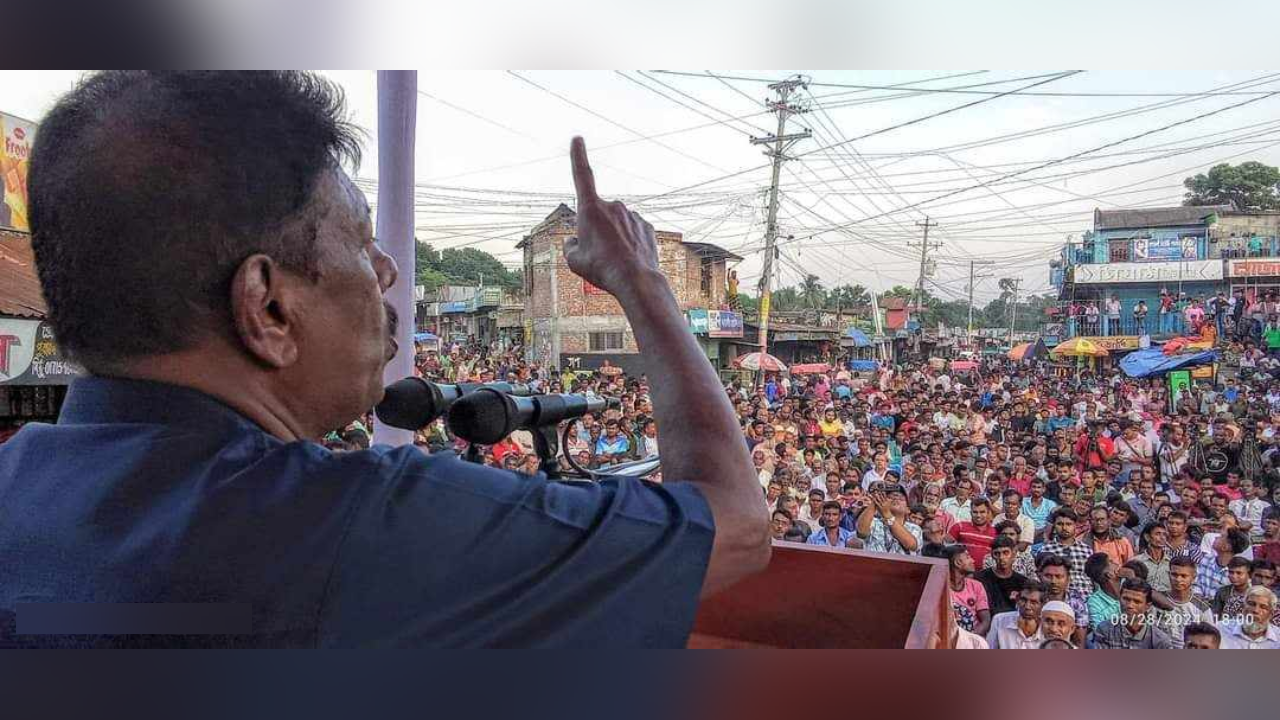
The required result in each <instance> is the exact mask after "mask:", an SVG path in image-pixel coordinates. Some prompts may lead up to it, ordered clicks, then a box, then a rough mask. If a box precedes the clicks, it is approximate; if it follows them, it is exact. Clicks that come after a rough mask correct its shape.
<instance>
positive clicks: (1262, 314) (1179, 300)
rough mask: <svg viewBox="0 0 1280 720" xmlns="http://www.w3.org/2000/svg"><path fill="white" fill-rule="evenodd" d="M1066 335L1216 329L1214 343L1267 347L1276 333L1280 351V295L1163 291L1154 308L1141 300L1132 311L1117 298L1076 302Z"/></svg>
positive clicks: (1067, 309)
mask: <svg viewBox="0 0 1280 720" xmlns="http://www.w3.org/2000/svg"><path fill="white" fill-rule="evenodd" d="M1064 311H1065V315H1066V321H1067V333H1068V335H1069V336H1071V337H1075V336H1077V335H1084V336H1104V337H1105V336H1112V335H1147V334H1152V335H1164V336H1171V335H1178V334H1181V333H1188V334H1189V333H1195V334H1201V331H1202V329H1203V328H1205V327H1209V328H1211V329H1212V332H1213V334H1214V336H1215V338H1223V339H1235V340H1239V341H1242V342H1243V341H1251V342H1253V343H1255V344H1257V345H1259V346H1262V345H1264V344H1267V338H1266V335H1267V332H1268V331H1269V330H1273V331H1275V332H1276V333H1277V337H1276V338H1275V339H1276V340H1277V343H1276V345H1275V347H1280V294H1277V293H1276V292H1275V291H1274V290H1271V291H1267V292H1265V293H1264V292H1250V293H1246V292H1245V291H1244V290H1243V289H1238V290H1236V291H1235V292H1234V293H1231V294H1227V293H1226V292H1225V291H1220V292H1218V293H1217V294H1216V295H1212V294H1211V295H1207V296H1199V295H1190V294H1188V293H1185V292H1178V291H1171V290H1168V289H1165V290H1162V291H1161V292H1160V296H1159V298H1158V299H1157V300H1156V302H1155V306H1154V307H1152V306H1148V305H1147V302H1146V300H1141V299H1140V300H1138V301H1137V302H1133V303H1131V304H1130V305H1129V306H1128V307H1126V306H1125V303H1124V302H1122V301H1121V299H1120V296H1119V295H1114V294H1113V295H1111V296H1110V297H1100V298H1077V299H1074V300H1071V301H1070V302H1068V303H1067V304H1066V306H1065V307H1064Z"/></svg>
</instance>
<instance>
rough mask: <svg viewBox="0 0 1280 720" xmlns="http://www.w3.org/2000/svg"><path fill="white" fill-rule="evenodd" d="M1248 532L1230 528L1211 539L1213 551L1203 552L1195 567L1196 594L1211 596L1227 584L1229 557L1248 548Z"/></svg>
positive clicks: (1205, 596)
mask: <svg viewBox="0 0 1280 720" xmlns="http://www.w3.org/2000/svg"><path fill="white" fill-rule="evenodd" d="M1249 545H1250V543H1249V533H1247V532H1245V531H1243V530H1241V529H1239V528H1230V529H1228V530H1227V531H1226V532H1224V533H1222V534H1220V535H1218V537H1217V538H1215V539H1214V541H1213V552H1214V554H1212V555H1210V554H1209V553H1205V555H1204V557H1202V558H1200V564H1199V565H1198V566H1197V567H1196V594H1197V595H1199V596H1200V597H1202V598H1206V599H1207V598H1212V597H1213V596H1214V595H1216V594H1217V593H1218V589H1219V588H1221V587H1222V586H1223V585H1226V584H1227V574H1228V573H1229V572H1230V567H1229V565H1230V563H1231V559H1232V558H1234V557H1235V556H1237V555H1239V554H1240V553H1242V552H1244V551H1245V550H1247V549H1248V548H1249Z"/></svg>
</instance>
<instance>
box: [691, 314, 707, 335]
mask: <svg viewBox="0 0 1280 720" xmlns="http://www.w3.org/2000/svg"><path fill="white" fill-rule="evenodd" d="M689 330H690V332H692V333H693V334H694V335H706V334H707V311H706V310H702V309H700V308H695V309H693V310H690V311H689Z"/></svg>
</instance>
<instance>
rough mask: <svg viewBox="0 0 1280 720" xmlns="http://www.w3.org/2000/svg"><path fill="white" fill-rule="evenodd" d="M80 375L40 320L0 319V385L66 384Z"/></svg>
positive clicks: (51, 332)
mask: <svg viewBox="0 0 1280 720" xmlns="http://www.w3.org/2000/svg"><path fill="white" fill-rule="evenodd" d="M81 374H83V373H82V371H81V369H80V368H79V366H77V365H75V364H74V363H72V362H71V361H69V360H67V359H66V358H65V357H63V356H62V352H61V351H60V350H59V348H58V343H57V341H56V340H55V339H54V337H53V328H52V327H50V326H49V324H48V323H46V322H44V321H43V320H24V319H20V318H0V385H67V384H70V382H71V380H72V379H73V378H75V377H77V376H79V375H81Z"/></svg>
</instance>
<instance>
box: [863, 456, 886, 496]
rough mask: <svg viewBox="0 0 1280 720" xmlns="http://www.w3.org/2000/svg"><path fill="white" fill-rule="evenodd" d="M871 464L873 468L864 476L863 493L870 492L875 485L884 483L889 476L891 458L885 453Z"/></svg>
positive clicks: (876, 457)
mask: <svg viewBox="0 0 1280 720" xmlns="http://www.w3.org/2000/svg"><path fill="white" fill-rule="evenodd" d="M871 463H872V464H871V467H870V468H869V469H868V470H867V472H866V473H864V474H863V476H862V489H863V491H870V490H871V486H872V485H874V484H875V483H878V482H884V480H885V476H886V475H888V474H889V458H888V456H886V455H885V454H884V453H880V454H878V455H876V456H875V459H874V460H872V461H871Z"/></svg>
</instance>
